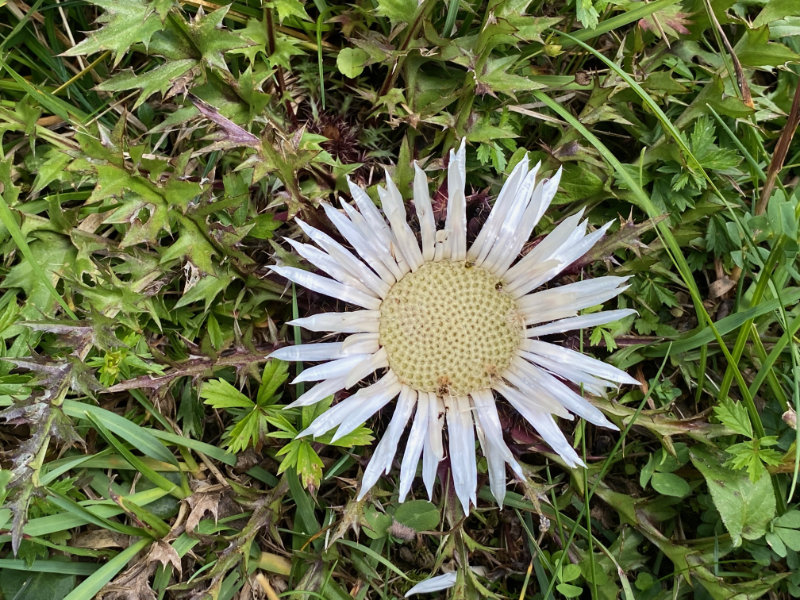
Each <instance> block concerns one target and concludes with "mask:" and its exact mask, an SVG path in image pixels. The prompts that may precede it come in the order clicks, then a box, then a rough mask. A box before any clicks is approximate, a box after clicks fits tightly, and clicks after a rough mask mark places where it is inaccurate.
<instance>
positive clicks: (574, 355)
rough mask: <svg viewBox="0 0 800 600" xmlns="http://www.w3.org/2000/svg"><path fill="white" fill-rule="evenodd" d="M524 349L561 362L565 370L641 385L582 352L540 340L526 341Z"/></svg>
mask: <svg viewBox="0 0 800 600" xmlns="http://www.w3.org/2000/svg"><path fill="white" fill-rule="evenodd" d="M522 349H523V350H525V351H526V352H530V353H532V354H534V355H536V356H544V357H546V358H550V359H552V360H555V361H557V362H560V363H562V364H563V365H564V368H565V369H576V370H578V371H583V372H585V373H589V374H590V375H594V376H595V377H600V378H601V379H606V380H608V381H613V382H614V383H620V384H630V385H639V382H638V381H637V380H636V379H634V378H633V377H631V376H630V375H628V374H627V373H626V372H625V371H621V370H620V369H618V368H616V367H613V366H611V365H609V364H606V363H604V362H603V361H601V360H597V359H596V358H592V357H590V356H586V355H585V354H581V353H580V352H575V351H574V350H570V349H569V348H563V347H561V346H556V345H554V344H548V343H547V342H541V341H539V340H524V341H523V342H522ZM531 360H534V359H531Z"/></svg>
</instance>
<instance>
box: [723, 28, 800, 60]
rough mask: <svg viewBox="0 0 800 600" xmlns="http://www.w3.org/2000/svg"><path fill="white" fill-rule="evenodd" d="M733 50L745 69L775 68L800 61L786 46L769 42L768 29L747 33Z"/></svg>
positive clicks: (797, 55) (799, 57)
mask: <svg viewBox="0 0 800 600" xmlns="http://www.w3.org/2000/svg"><path fill="white" fill-rule="evenodd" d="M734 50H735V51H736V56H738V57H739V60H740V61H741V63H742V65H744V66H746V67H776V66H779V65H783V64H786V63H787V62H790V61H797V60H800V54H797V53H796V52H794V51H792V50H790V49H789V48H788V47H787V46H784V45H783V44H779V43H777V42H771V41H769V28H768V27H762V28H760V29H751V30H749V31H747V33H745V34H744V36H743V37H742V39H741V40H739V43H738V44H736V47H735V48H734Z"/></svg>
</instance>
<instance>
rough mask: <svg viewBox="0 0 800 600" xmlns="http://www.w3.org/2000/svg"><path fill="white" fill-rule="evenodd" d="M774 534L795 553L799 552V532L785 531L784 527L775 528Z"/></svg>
mask: <svg viewBox="0 0 800 600" xmlns="http://www.w3.org/2000/svg"><path fill="white" fill-rule="evenodd" d="M775 533H776V534H778V535H779V536H780V538H781V541H782V542H783V543H784V544H786V545H787V546H788V547H789V548H791V549H792V550H794V551H795V552H800V531H797V530H796V529H787V528H786V527H776V528H775Z"/></svg>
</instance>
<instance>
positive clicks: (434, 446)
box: [420, 394, 444, 498]
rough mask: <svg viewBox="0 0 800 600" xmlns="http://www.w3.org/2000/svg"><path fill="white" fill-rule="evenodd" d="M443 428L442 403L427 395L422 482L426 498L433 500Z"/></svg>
mask: <svg viewBox="0 0 800 600" xmlns="http://www.w3.org/2000/svg"><path fill="white" fill-rule="evenodd" d="M421 395H422V394H420V396H421ZM443 426H444V403H443V402H442V399H441V398H439V397H438V396H437V395H436V394H428V431H427V433H428V435H427V437H426V439H425V444H424V446H423V453H422V481H423V483H424V484H425V489H426V490H427V492H428V498H433V484H434V482H435V481H436V469H437V468H438V467H439V463H440V462H442V459H443V458H444V444H443V442H442V428H443Z"/></svg>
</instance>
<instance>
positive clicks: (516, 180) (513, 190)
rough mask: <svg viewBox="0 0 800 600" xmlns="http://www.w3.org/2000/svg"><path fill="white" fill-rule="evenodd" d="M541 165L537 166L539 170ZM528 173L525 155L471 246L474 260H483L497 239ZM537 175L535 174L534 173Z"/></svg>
mask: <svg viewBox="0 0 800 600" xmlns="http://www.w3.org/2000/svg"><path fill="white" fill-rule="evenodd" d="M538 169H539V165H537V166H536V170H537V171H538ZM527 175H528V156H527V155H525V156H524V157H523V158H522V160H521V161H519V162H518V163H517V166H515V167H514V170H513V171H511V175H509V176H508V179H507V180H506V182H505V183H504V184H503V187H502V189H501V190H500V194H499V195H498V196H497V200H495V203H494V206H493V207H492V211H491V212H490V213H489V217H488V218H487V219H486V223H484V224H483V227H481V231H480V233H478V237H476V238H475V241H474V242H473V243H472V246H470V249H469V252H468V253H467V258H468V259H469V260H470V261H472V262H478V261H479V260H480V262H483V261H484V260H485V259H486V256H488V254H489V252H490V251H491V249H492V247H493V246H494V244H495V242H496V241H497V235H498V233H499V232H500V227H501V226H502V224H503V221H505V217H506V214H508V211H509V209H510V208H511V205H512V204H513V200H514V198H516V196H517V190H518V188H519V186H520V185H521V184H522V182H523V181H524V179H525V177H526V176H527ZM534 176H535V175H534Z"/></svg>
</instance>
